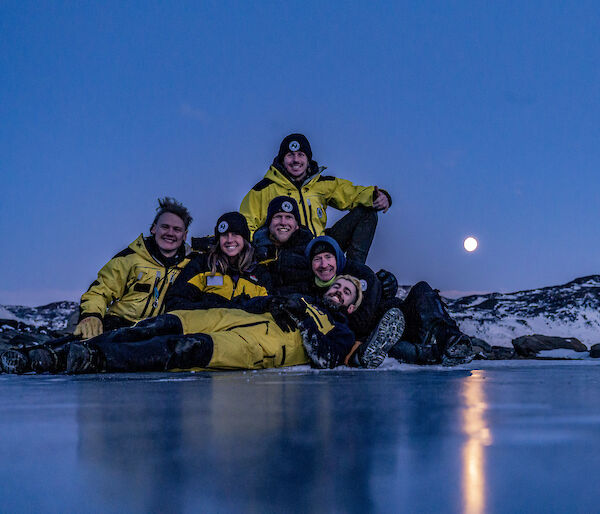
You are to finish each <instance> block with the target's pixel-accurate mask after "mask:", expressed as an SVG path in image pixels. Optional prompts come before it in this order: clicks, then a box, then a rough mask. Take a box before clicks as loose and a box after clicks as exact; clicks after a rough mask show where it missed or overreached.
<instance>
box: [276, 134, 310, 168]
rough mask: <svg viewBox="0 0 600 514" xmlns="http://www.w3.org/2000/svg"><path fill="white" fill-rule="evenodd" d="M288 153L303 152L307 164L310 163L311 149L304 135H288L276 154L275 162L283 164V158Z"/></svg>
mask: <svg viewBox="0 0 600 514" xmlns="http://www.w3.org/2000/svg"><path fill="white" fill-rule="evenodd" d="M290 152H304V153H305V154H306V157H308V162H310V161H312V149H311V148H310V143H309V142H308V139H306V136H305V135H304V134H290V135H289V136H285V137H284V138H283V141H282V142H281V145H279V153H278V154H277V160H278V161H279V163H280V164H283V158H284V157H285V155H286V154H288V153H290Z"/></svg>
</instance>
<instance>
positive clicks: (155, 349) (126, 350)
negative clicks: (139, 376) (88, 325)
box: [87, 314, 213, 372]
mask: <svg viewBox="0 0 600 514" xmlns="http://www.w3.org/2000/svg"><path fill="white" fill-rule="evenodd" d="M87 344H88V345H89V346H91V347H92V348H94V349H95V350H98V351H100V353H101V355H102V357H103V360H104V371H107V372H126V371H166V370H168V369H175V368H180V369H188V368H193V367H199V368H202V367H205V366H206V365H208V363H209V362H210V359H211V356H212V353H213V341H212V339H211V337H210V336H208V335H206V334H187V335H184V334H183V327H182V325H181V321H179V318H178V317H177V316H173V315H171V314H163V315H161V316H157V317H155V318H148V319H145V320H143V321H140V322H139V323H138V324H137V325H135V326H134V327H129V328H120V329H117V330H113V331H111V332H107V333H104V334H102V335H99V336H98V337H94V338H92V339H89V340H88V341H87Z"/></svg>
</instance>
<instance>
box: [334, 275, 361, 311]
mask: <svg viewBox="0 0 600 514" xmlns="http://www.w3.org/2000/svg"><path fill="white" fill-rule="evenodd" d="M340 278H343V279H344V280H347V281H348V282H352V283H353V284H354V287H356V300H354V302H352V305H354V306H355V307H356V308H357V309H358V307H359V306H360V304H361V303H362V299H363V294H362V286H361V285H360V280H358V279H357V278H356V277H353V276H352V275H338V276H337V277H335V280H334V281H333V282H336V281H337V280H338V279H340Z"/></svg>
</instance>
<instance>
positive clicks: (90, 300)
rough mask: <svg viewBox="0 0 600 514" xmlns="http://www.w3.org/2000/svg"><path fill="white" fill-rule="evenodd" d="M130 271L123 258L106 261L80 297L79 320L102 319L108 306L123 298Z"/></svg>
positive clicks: (126, 261)
mask: <svg viewBox="0 0 600 514" xmlns="http://www.w3.org/2000/svg"><path fill="white" fill-rule="evenodd" d="M130 270H131V263H130V262H128V260H127V259H126V258H124V257H115V258H113V259H111V260H110V261H108V262H107V263H106V264H105V265H104V267H103V268H102V269H101V270H100V271H99V272H98V278H97V279H96V280H95V281H94V282H93V283H92V285H91V286H90V287H89V289H88V290H87V291H86V292H85V293H84V294H83V295H82V296H81V307H80V309H81V310H80V312H81V315H80V316H81V318H84V317H87V316H99V317H100V318H104V314H105V313H106V309H107V308H108V306H109V305H110V304H111V303H113V302H114V301H115V300H117V299H119V298H121V297H122V296H123V293H124V292H125V286H126V284H127V277H128V275H129V271H130Z"/></svg>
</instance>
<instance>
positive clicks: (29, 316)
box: [0, 301, 79, 330]
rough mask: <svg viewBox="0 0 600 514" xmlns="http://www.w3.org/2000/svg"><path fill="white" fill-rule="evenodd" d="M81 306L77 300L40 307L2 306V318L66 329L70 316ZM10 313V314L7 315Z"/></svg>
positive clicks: (0, 308) (0, 317)
mask: <svg viewBox="0 0 600 514" xmlns="http://www.w3.org/2000/svg"><path fill="white" fill-rule="evenodd" d="M78 308H79V304H78V303H76V302H66V301H65V302H54V303H49V304H48V305H42V306H40V307H25V306H23V305H5V306H0V319H13V320H17V321H21V322H22V323H25V324H27V325H32V326H34V327H42V328H45V329H48V330H64V329H65V328H66V326H67V323H68V321H69V318H70V317H71V316H72V315H73V313H75V312H76V311H77V310H78ZM5 314H8V315H9V316H5Z"/></svg>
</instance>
